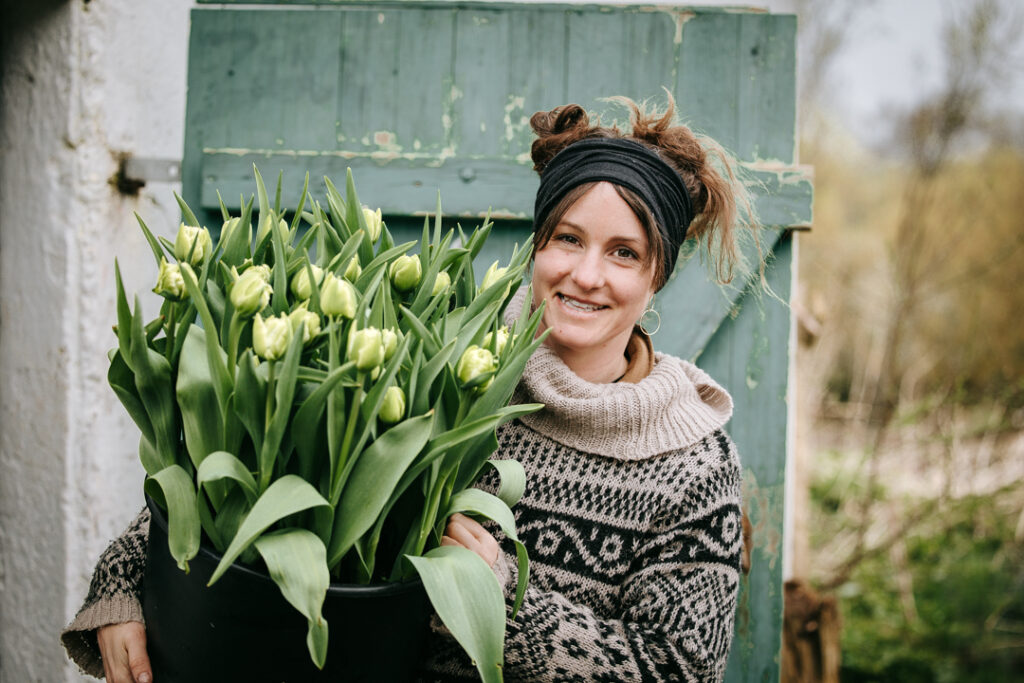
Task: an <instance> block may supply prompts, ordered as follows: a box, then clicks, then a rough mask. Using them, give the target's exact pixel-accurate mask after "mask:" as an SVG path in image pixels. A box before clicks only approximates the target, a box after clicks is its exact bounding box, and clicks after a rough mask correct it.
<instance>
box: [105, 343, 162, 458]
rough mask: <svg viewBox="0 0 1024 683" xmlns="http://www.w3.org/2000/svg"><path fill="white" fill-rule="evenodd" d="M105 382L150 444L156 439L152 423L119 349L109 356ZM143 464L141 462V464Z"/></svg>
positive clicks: (132, 375) (133, 377)
mask: <svg viewBox="0 0 1024 683" xmlns="http://www.w3.org/2000/svg"><path fill="white" fill-rule="evenodd" d="M107 382H109V383H110V387H111V388H112V389H113V390H114V393H115V394H117V397H118V398H119V399H120V400H121V404H122V405H123V406H124V407H125V410H127V411H128V415H129V416H131V418H132V421H133V422H135V426H137V427H138V428H139V431H140V432H142V436H143V438H145V439H146V440H147V441H149V442H150V443H151V444H152V443H153V442H154V441H155V439H156V437H155V436H154V435H153V423H152V422H150V419H149V413H147V412H146V407H145V406H144V405H143V404H142V399H141V398H140V397H139V391H138V389H136V388H135V375H134V374H133V373H132V371H131V370H130V369H129V368H128V364H127V363H125V361H124V356H123V355H122V354H121V351H120V350H116V351H115V352H114V354H113V355H112V356H111V358H110V367H109V368H108V369H107ZM145 464H146V463H143V465H145ZM146 471H147V472H149V469H148V468H147V469H146ZM155 471H156V470H154V472H155ZM151 474H152V472H151Z"/></svg>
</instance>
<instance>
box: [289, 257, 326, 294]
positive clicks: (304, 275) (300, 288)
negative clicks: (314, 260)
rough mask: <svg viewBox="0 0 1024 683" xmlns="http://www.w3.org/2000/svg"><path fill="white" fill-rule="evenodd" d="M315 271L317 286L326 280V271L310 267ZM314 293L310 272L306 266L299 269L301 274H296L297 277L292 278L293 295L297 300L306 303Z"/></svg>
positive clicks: (318, 267) (317, 267)
mask: <svg viewBox="0 0 1024 683" xmlns="http://www.w3.org/2000/svg"><path fill="white" fill-rule="evenodd" d="M310 269H311V270H312V271H313V277H314V278H315V279H316V283H317V285H319V284H320V282H321V281H322V280H323V279H324V269H323V268H321V267H320V266H313V265H311V266H310ZM312 293H313V287H312V286H311V285H310V283H309V270H307V269H306V267H305V266H303V267H302V268H299V272H297V273H295V277H293V278H292V294H294V295H295V298H296V299H299V300H300V301H305V300H306V299H308V298H309V297H310V295H311V294H312Z"/></svg>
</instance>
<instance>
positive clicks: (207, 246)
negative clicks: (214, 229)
mask: <svg viewBox="0 0 1024 683" xmlns="http://www.w3.org/2000/svg"><path fill="white" fill-rule="evenodd" d="M212 251H213V240H212V239H210V231H209V230H207V229H206V228H200V227H198V226H195V225H185V224H184V223H182V224H181V225H179V226H178V235H177V236H176V237H175V238H174V257H175V258H176V259H178V261H179V262H185V261H187V262H188V263H190V264H192V265H193V266H197V265H199V264H200V263H202V262H203V259H205V258H206V255H207V254H209V253H211V252H212Z"/></svg>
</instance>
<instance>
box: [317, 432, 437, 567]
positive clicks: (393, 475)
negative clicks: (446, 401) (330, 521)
mask: <svg viewBox="0 0 1024 683" xmlns="http://www.w3.org/2000/svg"><path fill="white" fill-rule="evenodd" d="M433 426H434V414H433V413H432V412H431V413H427V414H426V415H421V416H419V417H414V418H411V419H409V420H406V421H405V422H400V423H398V424H397V425H395V426H394V427H392V428H391V429H389V430H387V431H386V432H384V433H383V434H381V435H380V436H379V437H377V440H376V441H374V442H373V443H372V444H370V446H369V447H368V448H367V449H366V450H365V451H363V453H362V454H360V456H359V459H358V460H357V461H356V464H355V466H354V467H353V469H352V472H351V474H350V475H349V478H348V481H347V482H346V484H345V488H344V490H343V491H342V493H341V498H340V499H339V500H338V503H337V506H336V508H335V515H334V531H333V532H332V534H331V542H330V544H329V546H328V553H327V557H328V566H331V567H333V566H334V565H335V564H337V563H338V562H339V561H340V560H341V558H342V557H343V556H344V555H345V553H346V552H348V551H349V549H350V548H351V547H352V545H353V544H354V543H355V542H356V540H357V539H358V538H359V537H360V536H362V535H363V534H364V533H366V531H367V530H368V529H370V527H372V526H373V522H374V520H376V519H377V515H379V514H380V512H381V510H383V509H384V505H385V504H386V503H387V502H388V498H389V497H390V496H391V493H392V491H393V489H394V488H395V485H396V484H397V483H398V481H399V480H400V479H401V478H402V474H403V473H404V472H405V471H406V469H408V467H409V465H410V464H411V463H412V462H413V460H415V459H416V456H417V455H419V453H420V451H421V450H423V447H424V446H425V445H426V443H427V439H429V438H430V432H431V430H432V429H433Z"/></svg>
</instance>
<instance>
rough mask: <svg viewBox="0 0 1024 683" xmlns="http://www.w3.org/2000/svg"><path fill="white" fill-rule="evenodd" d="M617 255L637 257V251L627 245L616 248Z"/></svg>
mask: <svg viewBox="0 0 1024 683" xmlns="http://www.w3.org/2000/svg"><path fill="white" fill-rule="evenodd" d="M615 255H616V256H618V257H619V258H628V259H635V258H637V255H636V252H635V251H633V250H632V249H626V248H625V247H619V248H618V249H616V250H615Z"/></svg>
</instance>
